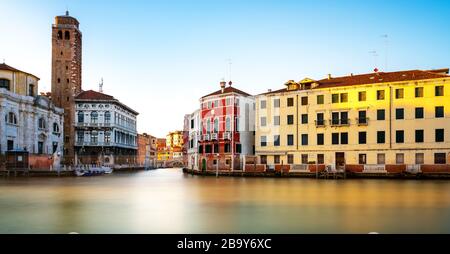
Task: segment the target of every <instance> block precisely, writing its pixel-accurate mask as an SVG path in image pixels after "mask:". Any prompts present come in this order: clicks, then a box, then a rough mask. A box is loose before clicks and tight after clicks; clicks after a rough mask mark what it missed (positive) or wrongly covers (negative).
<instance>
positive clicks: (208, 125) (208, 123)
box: [206, 119, 211, 133]
mask: <svg viewBox="0 0 450 254" xmlns="http://www.w3.org/2000/svg"><path fill="white" fill-rule="evenodd" d="M210 131H211V120H210V119H208V121H206V133H209V132H210Z"/></svg>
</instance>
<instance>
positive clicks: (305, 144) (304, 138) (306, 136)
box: [302, 134, 308, 146]
mask: <svg viewBox="0 0 450 254" xmlns="http://www.w3.org/2000/svg"><path fill="white" fill-rule="evenodd" d="M307 145H308V134H302V146H307Z"/></svg>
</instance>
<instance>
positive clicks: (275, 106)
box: [273, 99, 280, 108]
mask: <svg viewBox="0 0 450 254" xmlns="http://www.w3.org/2000/svg"><path fill="white" fill-rule="evenodd" d="M273 107H274V108H279V107H280V99H274V100H273Z"/></svg>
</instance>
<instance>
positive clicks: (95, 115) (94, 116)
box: [91, 111, 98, 123]
mask: <svg viewBox="0 0 450 254" xmlns="http://www.w3.org/2000/svg"><path fill="white" fill-rule="evenodd" d="M97 122H98V112H97V111H92V112H91V123H97Z"/></svg>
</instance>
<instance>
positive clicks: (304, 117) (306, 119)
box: [302, 114, 308, 124]
mask: <svg viewBox="0 0 450 254" xmlns="http://www.w3.org/2000/svg"><path fill="white" fill-rule="evenodd" d="M307 123H308V114H302V124H307Z"/></svg>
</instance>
